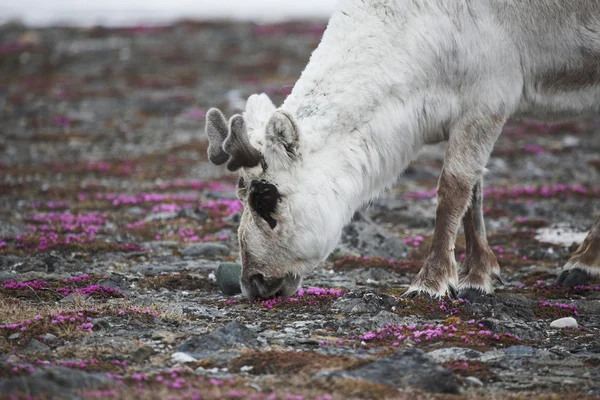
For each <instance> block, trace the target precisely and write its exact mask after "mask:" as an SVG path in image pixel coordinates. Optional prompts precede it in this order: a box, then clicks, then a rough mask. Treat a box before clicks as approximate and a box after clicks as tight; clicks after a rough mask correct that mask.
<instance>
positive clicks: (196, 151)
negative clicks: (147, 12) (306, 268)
mask: <svg viewBox="0 0 600 400" xmlns="http://www.w3.org/2000/svg"><path fill="white" fill-rule="evenodd" d="M323 29H324V24H323V23H320V22H319V23H288V24H282V25H268V26H259V25H254V24H249V23H248V24H245V23H244V24H242V23H239V24H226V23H214V24H209V23H194V22H181V23H177V24H175V25H173V26H165V27H143V26H142V27H130V28H123V29H104V28H100V27H98V28H93V29H70V28H60V27H55V28H49V29H44V30H35V29H28V28H27V27H24V26H21V25H19V24H16V23H15V24H7V25H4V26H0V118H1V124H0V154H1V156H0V157H1V158H0V221H1V225H0V282H2V283H0V285H1V286H0V324H1V325H0V397H1V398H10V399H16V398H27V399H33V398H35V399H42V398H63V399H92V398H125V399H130V398H131V399H133V398H136V399H137V398H142V399H178V398H185V399H192V398H194V399H196V398H203V399H222V398H226V399H233V398H250V399H309V398H310V399H323V400H324V399H352V398H355V399H363V398H364V399H367V398H369V399H371V398H372V399H383V398H386V399H387V398H389V399H392V398H393V399H396V398H407V399H417V398H422V399H425V398H436V399H462V398H473V399H474V398H498V399H500V398H502V399H504V398H536V399H538V398H539V399H542V398H543V399H546V398H552V399H554V398H556V399H559V398H561V399H562V398H578V399H586V398H597V397H598V396H600V336H599V334H600V286H598V285H599V284H598V283H595V284H592V285H589V286H585V287H577V288H574V289H568V290H567V289H564V288H559V287H555V286H554V284H553V282H554V280H555V278H556V276H557V274H558V273H559V271H560V269H561V267H562V265H563V264H564V263H565V261H566V260H567V259H568V256H569V253H570V251H572V250H573V249H574V248H576V244H577V243H579V242H581V241H582V240H583V237H584V236H585V232H586V230H587V229H589V227H590V226H591V224H592V222H593V220H594V219H595V218H596V217H597V216H598V215H600V201H599V199H600V179H599V178H600V123H599V122H598V121H578V122H574V123H569V124H561V125H554V126H547V125H542V124H538V123H532V122H525V123H523V122H522V123H510V124H509V125H507V127H506V129H505V133H504V135H503V136H502V138H501V139H500V141H499V143H498V144H497V146H496V149H495V151H494V154H493V157H492V159H491V161H490V163H489V166H488V168H489V172H488V173H487V180H486V192H485V214H486V223H487V226H488V236H489V241H490V243H491V245H492V246H493V250H494V252H495V253H496V255H497V257H498V259H499V262H500V265H501V267H502V273H503V279H504V283H505V285H504V286H499V287H498V289H497V291H496V293H495V294H494V295H492V296H488V297H486V298H484V299H482V300H480V301H477V302H475V303H469V302H464V301H451V300H449V299H445V300H443V301H431V300H426V299H416V300H405V299H402V298H400V295H401V294H402V292H403V291H404V290H405V289H406V287H407V285H408V283H409V282H410V281H411V279H412V277H413V276H414V275H415V273H416V272H417V271H418V269H419V267H420V266H421V265H422V260H423V257H424V254H425V253H426V250H427V248H428V247H429V244H430V238H431V233H432V228H433V222H434V210H435V192H434V188H435V184H436V179H437V178H438V176H439V171H440V167H441V163H442V159H443V154H444V146H443V145H440V146H435V147H431V148H428V149H426V151H424V152H423V154H422V155H421V157H420V158H419V160H417V161H415V162H414V163H413V164H412V165H411V167H410V168H409V170H408V171H407V172H406V173H405V175H404V177H403V178H402V179H401V180H400V182H399V184H398V185H397V186H396V187H394V188H393V189H392V190H390V191H388V192H387V193H385V194H384V195H383V196H382V197H381V198H379V199H378V200H376V201H374V202H373V204H371V205H370V206H369V207H368V208H366V209H365V210H362V211H361V212H360V213H358V214H357V215H356V218H355V221H354V222H353V223H352V224H351V225H350V226H349V227H348V228H347V229H346V231H345V232H344V237H343V241H342V243H341V244H340V246H339V248H338V249H336V251H335V252H334V254H332V256H331V258H330V260H328V261H327V262H326V263H324V264H323V265H322V266H319V267H318V268H317V269H316V270H315V271H314V273H313V274H311V275H310V276H309V277H308V279H307V280H306V282H305V284H304V287H303V289H302V290H301V291H300V292H299V293H298V294H297V295H296V296H295V297H293V298H289V299H275V300H269V301H255V302H249V301H246V300H243V299H242V298H240V297H233V298H226V297H224V296H223V295H221V294H220V293H219V290H218V287H217V285H216V283H215V279H214V273H215V270H216V267H217V266H218V264H219V263H220V262H222V261H223V260H227V261H233V260H235V257H236V253H237V243H236V224H237V221H238V218H239V215H240V210H241V204H240V203H239V202H238V201H237V200H236V198H235V192H234V183H235V177H234V176H232V175H230V174H227V173H226V172H225V170H224V168H221V167H214V166H211V165H210V164H209V163H208V162H207V157H206V148H207V142H206V136H205V134H204V115H205V111H206V110H207V109H208V107H210V106H218V107H220V108H221V109H222V110H224V111H225V112H226V113H227V115H231V114H232V113H233V112H235V111H237V110H239V108H240V107H243V104H244V99H245V98H247V96H249V95H250V94H252V93H258V92H266V93H268V94H269V95H270V96H271V97H272V99H273V100H274V102H275V103H276V104H280V103H281V102H282V100H283V99H284V98H285V96H286V95H287V94H288V93H289V91H290V89H291V87H292V86H293V84H294V82H295V80H296V79H297V77H298V76H299V74H300V72H301V71H302V69H303V67H304V65H305V64H306V62H307V60H308V57H309V55H310V53H311V50H312V49H313V48H314V47H315V46H316V45H317V44H318V41H319V37H320V35H321V33H322V31H323ZM464 251H465V245H464V238H463V237H462V236H459V239H458V242H457V246H456V256H457V259H458V260H461V259H463V258H464ZM562 317H573V318H574V319H575V320H576V323H577V327H572V328H562V329H557V328H551V326H550V324H551V322H552V321H554V320H556V319H559V318H562Z"/></svg>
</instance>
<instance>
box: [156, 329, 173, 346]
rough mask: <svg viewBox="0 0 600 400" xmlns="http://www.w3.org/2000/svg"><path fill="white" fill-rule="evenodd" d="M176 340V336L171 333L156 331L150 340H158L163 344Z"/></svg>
mask: <svg viewBox="0 0 600 400" xmlns="http://www.w3.org/2000/svg"><path fill="white" fill-rule="evenodd" d="M175 339H176V335H175V334H174V333H172V332H169V331H165V330H158V331H155V332H154V333H153V334H152V340H160V341H161V342H165V343H173V342H174V341H175Z"/></svg>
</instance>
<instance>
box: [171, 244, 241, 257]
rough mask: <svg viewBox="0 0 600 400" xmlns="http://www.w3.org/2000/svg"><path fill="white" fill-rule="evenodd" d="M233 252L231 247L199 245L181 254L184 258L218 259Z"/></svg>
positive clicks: (190, 247)
mask: <svg viewBox="0 0 600 400" xmlns="http://www.w3.org/2000/svg"><path fill="white" fill-rule="evenodd" d="M230 252H231V251H230V250H229V247H227V246H225V245H222V244H218V243H198V244H192V245H191V246H188V247H186V248H185V249H184V250H183V251H182V252H181V254H182V255H183V256H184V257H204V258H216V257H219V256H228V255H229V253H230Z"/></svg>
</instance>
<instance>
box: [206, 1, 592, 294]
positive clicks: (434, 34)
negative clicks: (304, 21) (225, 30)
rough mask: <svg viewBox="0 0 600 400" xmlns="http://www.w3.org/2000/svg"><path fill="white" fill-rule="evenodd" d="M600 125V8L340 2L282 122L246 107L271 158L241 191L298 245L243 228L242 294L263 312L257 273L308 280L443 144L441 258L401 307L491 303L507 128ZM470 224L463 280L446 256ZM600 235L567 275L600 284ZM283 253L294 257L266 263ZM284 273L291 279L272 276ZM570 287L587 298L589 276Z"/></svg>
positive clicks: (254, 141)
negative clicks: (277, 198)
mask: <svg viewBox="0 0 600 400" xmlns="http://www.w3.org/2000/svg"><path fill="white" fill-rule="evenodd" d="M598 112H600V3H598V2H596V1H594V0H573V1H559V0H531V1H527V2H524V1H518V0H504V1H491V0H472V1H469V0H462V1H446V0H348V1H345V2H344V3H343V4H342V5H341V7H340V9H339V10H338V11H337V12H336V13H335V14H334V16H333V17H332V18H331V20H330V22H329V25H328V27H327V30H326V31H325V33H324V35H323V38H322V41H321V43H320V45H319V46H318V48H317V49H316V50H315V51H314V53H313V55H312V56H311V59H310V62H309V63H308V65H307V67H306V69H305V70H304V72H303V73H302V76H301V77H300V79H299V80H298V82H297V83H296V85H295V86H294V89H293V91H292V93H291V94H290V96H289V97H288V98H287V99H286V100H285V102H284V104H283V105H282V106H281V108H280V109H279V110H278V111H277V112H275V107H274V106H273V105H272V103H270V101H269V100H268V99H267V98H266V96H253V97H251V98H250V99H249V101H248V105H247V109H246V112H245V113H244V116H243V118H244V120H245V121H246V122H247V125H248V129H247V135H248V138H249V143H250V144H251V146H252V148H253V149H258V151H259V152H260V154H262V156H261V162H260V163H259V162H258V161H257V160H254V161H253V162H248V166H247V167H246V168H244V169H243V170H242V171H241V175H242V178H244V180H246V181H252V182H257V181H258V180H262V181H265V182H266V181H269V182H275V183H274V184H275V186H276V187H277V188H278V189H279V190H280V192H281V193H283V196H282V197H283V198H285V199H286V201H287V203H286V204H285V207H278V211H276V210H275V209H273V210H272V212H273V213H276V212H279V213H284V214H285V215H281V216H280V217H281V219H282V220H283V221H286V222H285V223H286V224H288V225H290V224H296V225H297V226H298V227H301V228H302V232H303V233H302V234H301V235H296V234H294V233H293V232H292V230H293V229H289V230H285V229H284V228H281V230H280V231H279V232H275V231H276V229H277V228H276V227H275V228H272V231H268V230H267V229H263V228H261V227H260V226H262V225H264V224H263V223H262V222H260V221H258V220H257V218H256V216H255V213H253V212H252V210H249V212H248V213H247V214H246V213H245V217H246V219H244V217H243V218H242V224H241V226H240V244H241V248H242V260H243V261H244V260H246V262H245V263H244V264H245V266H246V264H248V267H246V268H245V272H244V277H245V278H244V279H246V281H247V285H248V286H249V287H251V286H253V285H254V287H260V288H262V289H264V290H258V289H257V290H255V291H254V293H255V294H256V293H258V295H260V296H262V297H265V296H264V294H265V293H269V294H271V292H272V291H270V290H266V289H265V287H266V286H265V285H266V284H265V283H264V282H263V281H260V282H259V283H258V284H257V283H256V282H254V281H253V278H252V276H256V275H257V273H258V274H260V275H262V276H263V277H266V278H268V277H275V276H277V277H281V276H282V275H286V274H287V275H290V274H291V275H292V276H296V275H303V274H305V273H306V272H307V271H308V270H310V269H311V268H313V267H314V266H315V265H316V263H318V261H322V260H323V259H325V257H326V256H327V255H328V254H329V252H330V251H331V250H332V249H333V247H334V246H335V244H336V243H337V241H338V240H339V236H340V234H341V230H342V228H343V226H344V225H345V224H347V223H348V222H349V221H350V219H351V217H352V215H353V213H354V212H355V211H356V210H357V209H358V208H359V207H360V206H361V205H363V204H364V203H366V202H368V201H369V200H371V199H372V198H373V197H375V196H377V195H378V194H379V193H380V192H381V191H382V190H383V189H385V188H386V187H389V186H390V185H392V184H393V183H394V182H395V181H396V179H397V178H398V176H399V175H400V174H401V173H402V171H404V169H405V168H406V167H407V166H408V164H409V163H410V162H411V161H412V160H413V159H414V157H415V155H416V154H417V153H418V151H419V150H420V149H421V148H422V146H423V145H425V144H432V143H437V142H440V141H445V140H447V141H448V142H449V148H448V153H447V155H446V159H445V162H444V168H443V171H442V176H441V178H440V182H439V186H438V200H439V202H438V210H437V213H436V227H435V231H434V237H433V241H432V247H431V250H430V253H429V255H428V257H427V259H426V260H425V264H424V267H423V269H422V270H421V272H420V273H419V274H418V275H417V278H416V279H415V281H414V282H413V284H412V285H411V287H410V288H409V291H408V292H409V293H427V294H430V295H443V294H444V293H446V291H447V290H448V289H450V293H454V292H455V289H456V288H457V287H458V289H459V290H460V291H461V294H462V295H465V296H467V295H468V294H469V293H472V291H473V290H475V291H478V292H484V293H489V292H491V291H492V290H493V287H492V280H493V279H494V277H497V276H498V274H499V267H498V264H497V262H496V259H495V257H494V255H493V253H492V252H491V250H490V249H489V246H488V244H487V238H486V235H485V228H484V224H483V216H482V212H481V185H482V183H481V179H482V175H483V172H484V169H485V165H486V163H487V160H488V158H489V155H490V153H491V151H492V149H493V146H494V143H495V141H496V139H497V137H498V135H499V134H500V132H501V130H502V127H503V125H504V123H505V121H506V120H507V119H508V118H511V117H512V118H523V117H527V118H536V119H541V120H556V119H565V118H572V117H575V116H580V115H586V114H591V115H593V114H597V113H598ZM274 113H275V114H274ZM282 116H284V117H285V118H284V117H282ZM209 119H210V118H209ZM221 119H222V118H221ZM287 120H289V124H288V123H287ZM209 125H210V121H209V123H208V125H207V127H208V126H209ZM234 130H235V129H234ZM234 134H235V132H234ZM244 134H246V132H245V131H244ZM221 135H222V136H223V135H224V134H223V133H221ZM234 136H235V135H234ZM223 137H224V136H223ZM213 142H214V140H213ZM282 145H283V148H285V151H281V150H282ZM290 146H291V147H290ZM290 148H291V149H292V150H290ZM242 153H243V152H242ZM229 154H232V153H229ZM286 154H287V156H286ZM288 156H289V157H288ZM290 157H291V159H290ZM250 164H253V165H250ZM242 200H243V201H244V199H243V197H242ZM307 201H309V202H310V201H312V202H313V203H314V204H313V207H312V208H310V207H308V208H307V206H306V205H304V204H302V202H307ZM282 208H287V211H286V213H285V212H284V211H285V210H284V211H282ZM461 219H462V220H463V223H464V225H465V235H466V237H467V247H468V254H467V260H466V261H465V263H463V266H462V267H461V270H460V272H459V273H458V274H457V271H456V267H455V260H454V255H453V248H454V240H455V236H456V233H457V230H458V227H459V224H460V221H461ZM261 224H262V225H261ZM257 225H260V226H259V227H257ZM596 225H598V227H597V229H596V226H595V227H594V228H593V229H592V233H591V234H590V237H591V242H592V246H591V247H590V246H589V245H588V246H587V247H586V248H588V247H589V248H595V247H596V248H597V249H596V250H595V251H596V253H594V254H591V252H593V251H594V250H593V249H592V250H590V251H588V252H587V253H586V255H587V257H588V258H589V259H593V261H592V265H588V264H585V265H583V264H581V263H579V264H577V265H576V266H574V265H575V264H572V265H571V266H568V268H569V269H574V268H575V269H578V270H582V271H584V272H585V274H584V275H585V276H588V275H600V220H599V221H598V222H597V223H596ZM596 231H598V232H597V234H594V232H596ZM596 236H597V237H596ZM590 237H588V239H590ZM317 239H318V240H317ZM275 240H280V241H281V242H280V243H283V245H280V246H279V247H278V248H279V249H280V251H281V254H285V256H281V257H279V256H274V255H272V254H270V253H269V251H270V250H269V249H270V248H271V249H272V247H270V246H269V243H268V242H269V241H270V242H271V243H272V242H274V241H275ZM586 240H587V239H586ZM318 241H320V242H318ZM584 244H585V243H584ZM584 244H582V246H584ZM290 246H294V248H293V251H291V250H290V249H289V248H290ZM303 246H304V247H305V248H304V249H301V247H303ZM308 247H310V250H309V249H308ZM254 249H256V250H254ZM584 253H585V251H584ZM287 261H290V262H291V264H292V265H294V266H293V267H291V269H287V270H284V269H283V267H280V266H277V265H276V264H281V263H285V262H287ZM300 261H301V262H300ZM575 275H577V276H578V278H577V279H578V282H579V281H580V280H581V276H583V275H582V274H581V273H578V274H571V278H572V279H575V278H573V276H575ZM563 278H564V279H563V281H564V280H565V279H567V283H568V282H569V277H568V276H567V274H564V277H563ZM244 279H243V282H244ZM572 279H571V280H572ZM278 282H279V281H278ZM295 282H296V283H298V282H297V281H295ZM298 284H299V283H298ZM261 285H262V286H261ZM267 286H268V285H267ZM274 286H277V285H273V287H274ZM250 292H251V290H250ZM273 293H276V292H273Z"/></svg>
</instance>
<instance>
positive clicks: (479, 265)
mask: <svg viewBox="0 0 600 400" xmlns="http://www.w3.org/2000/svg"><path fill="white" fill-rule="evenodd" d="M482 185H483V179H480V180H479V181H478V182H477V183H476V184H475V186H474V187H473V194H472V197H471V205H470V206H469V208H468V209H467V212H466V213H465V216H464V217H463V226H464V231H465V239H466V242H467V257H466V258H465V261H464V262H463V264H462V266H461V268H460V271H459V273H458V289H459V297H463V298H469V299H471V297H474V296H476V295H477V294H478V293H479V294H487V293H492V292H493V291H494V287H493V284H492V280H494V279H496V280H499V279H500V278H499V274H500V267H499V266H498V261H497V260H496V256H495V255H494V253H493V252H492V250H491V249H490V246H489V244H488V241H487V235H486V233H485V223H484V221H483V197H482V196H483V193H482Z"/></svg>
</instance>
